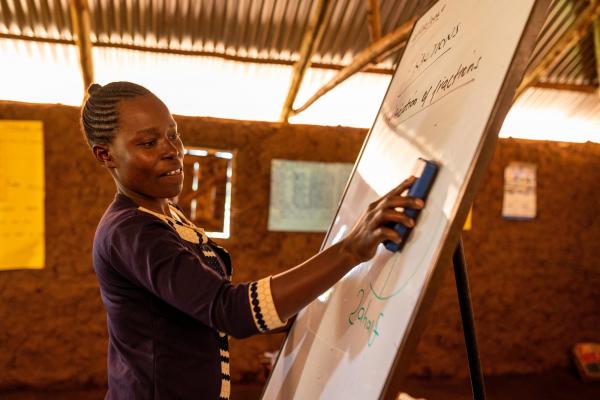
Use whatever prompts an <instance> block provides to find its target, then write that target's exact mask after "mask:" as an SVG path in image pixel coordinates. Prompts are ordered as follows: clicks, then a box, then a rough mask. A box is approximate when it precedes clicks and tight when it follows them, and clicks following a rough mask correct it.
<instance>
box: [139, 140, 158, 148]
mask: <svg viewBox="0 0 600 400" xmlns="http://www.w3.org/2000/svg"><path fill="white" fill-rule="evenodd" d="M155 143H156V140H150V141H148V142H144V143H142V146H144V147H152V146H154V144H155Z"/></svg>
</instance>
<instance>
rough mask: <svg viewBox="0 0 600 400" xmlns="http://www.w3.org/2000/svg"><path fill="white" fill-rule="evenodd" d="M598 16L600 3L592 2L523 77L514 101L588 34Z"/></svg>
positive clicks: (596, 0)
mask: <svg viewBox="0 0 600 400" xmlns="http://www.w3.org/2000/svg"><path fill="white" fill-rule="evenodd" d="M598 16H600V2H599V1H598V0H592V1H591V2H590V4H589V5H588V6H587V7H586V8H585V9H584V10H583V11H582V12H581V14H579V15H578V16H577V18H576V19H575V22H573V24H572V25H571V27H570V28H569V29H568V30H566V31H565V33H563V35H562V36H561V37H560V39H558V40H557V41H556V43H555V44H554V45H553V46H552V48H550V50H549V51H548V52H547V53H546V55H545V56H544V57H543V58H542V60H541V61H540V62H539V63H538V65H537V66H536V67H535V68H534V69H533V70H532V71H531V72H529V73H528V74H526V75H525V77H524V78H523V80H522V81H521V84H520V85H519V88H518V89H517V92H516V94H515V99H516V98H518V97H519V96H520V95H521V94H522V93H523V92H524V91H525V89H527V88H528V87H529V86H531V85H532V84H534V83H536V82H538V81H539V79H540V78H541V77H543V76H545V75H546V74H547V72H548V69H550V67H551V66H552V65H553V64H554V63H555V62H556V60H557V59H558V57H560V56H561V55H562V54H564V52H565V51H567V50H569V49H571V48H573V46H575V44H576V43H578V42H579V41H580V40H581V39H582V38H583V37H584V36H585V35H586V34H587V32H588V29H589V27H590V25H591V24H592V23H593V22H594V21H595V20H596V19H598Z"/></svg>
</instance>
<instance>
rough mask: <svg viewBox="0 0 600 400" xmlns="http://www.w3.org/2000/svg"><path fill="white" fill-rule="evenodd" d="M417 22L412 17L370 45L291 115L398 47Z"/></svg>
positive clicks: (292, 113) (305, 107) (302, 109)
mask: <svg viewBox="0 0 600 400" xmlns="http://www.w3.org/2000/svg"><path fill="white" fill-rule="evenodd" d="M416 20H417V17H416V16H415V17H413V18H411V19H410V20H408V21H406V22H405V23H404V24H402V26H400V27H399V28H397V29H396V30H394V31H392V32H391V33H389V34H387V35H385V36H383V37H382V38H381V39H379V40H378V41H377V42H375V43H373V44H371V45H370V46H369V47H367V48H366V49H364V50H363V51H361V52H360V53H358V54H357V55H356V56H355V57H354V60H352V63H351V64H349V65H348V66H346V67H344V68H342V70H340V72H338V73H337V74H336V75H335V76H334V77H333V78H332V79H331V80H330V81H329V82H327V83H326V84H325V85H323V87H321V88H320V89H319V90H318V91H317V92H316V93H315V94H314V95H312V97H311V98H310V99H308V101H307V102H306V103H304V105H303V106H302V107H300V108H298V109H295V110H292V112H291V115H296V114H299V113H301V112H302V111H304V110H306V109H307V108H308V107H309V106H310V105H311V104H313V103H314V102H315V101H317V99H319V97H321V96H323V95H324V94H325V93H327V92H329V91H330V90H331V89H333V88H334V87H336V86H337V85H339V84H340V83H342V82H343V81H345V80H346V79H348V78H349V77H350V76H352V75H354V74H355V73H357V72H360V71H361V70H362V69H363V68H364V67H366V66H368V65H369V64H370V63H372V62H373V61H374V60H377V59H378V58H379V57H380V56H382V55H384V54H385V53H387V52H388V51H390V50H392V49H394V48H396V47H400V46H401V45H403V44H404V43H405V42H406V40H407V39H408V35H409V34H410V31H411V29H412V27H413V25H414V23H415V21H416Z"/></svg>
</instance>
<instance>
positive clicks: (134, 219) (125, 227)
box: [94, 197, 171, 247]
mask: <svg viewBox="0 0 600 400" xmlns="http://www.w3.org/2000/svg"><path fill="white" fill-rule="evenodd" d="M149 229H150V230H153V231H156V230H159V231H164V233H165V234H168V233H169V232H170V231H171V229H170V228H169V225H168V223H167V222H166V221H165V220H161V219H160V218H159V217H157V216H156V215H153V214H150V213H147V212H145V211H142V210H141V209H140V208H139V207H138V206H137V204H135V203H133V202H132V201H131V200H129V201H127V200H120V199H119V198H118V197H117V198H115V201H113V203H112V204H111V205H110V206H109V207H108V209H107V210H106V212H105V213H104V215H103V216H102V218H101V219H100V222H99V223H98V227H97V229H96V235H95V237H94V246H95V247H96V246H102V245H105V246H113V245H114V244H115V243H114V242H115V240H118V241H123V240H125V241H127V239H135V237H137V236H139V234H141V233H143V232H145V231H147V230H149Z"/></svg>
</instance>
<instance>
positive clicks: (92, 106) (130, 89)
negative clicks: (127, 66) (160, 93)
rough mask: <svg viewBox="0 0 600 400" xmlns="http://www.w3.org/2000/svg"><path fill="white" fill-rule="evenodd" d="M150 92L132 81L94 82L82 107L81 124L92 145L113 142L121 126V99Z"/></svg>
mask: <svg viewBox="0 0 600 400" xmlns="http://www.w3.org/2000/svg"><path fill="white" fill-rule="evenodd" d="M150 93H152V92H150V91H149V90H148V89H146V88H145V87H143V86H140V85H138V84H135V83H132V82H111V83H109V84H107V85H104V86H101V85H99V84H97V83H92V84H91V85H90V87H89V88H88V98H87V100H86V101H85V104H84V105H83V107H81V126H82V127H83V133H84V134H85V138H86V140H87V142H88V144H89V145H90V147H92V146H94V145H96V144H109V143H111V142H112V140H113V138H114V137H115V134H116V131H117V129H118V127H119V109H118V104H119V101H121V100H124V99H128V98H131V97H136V96H143V95H146V94H150Z"/></svg>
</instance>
